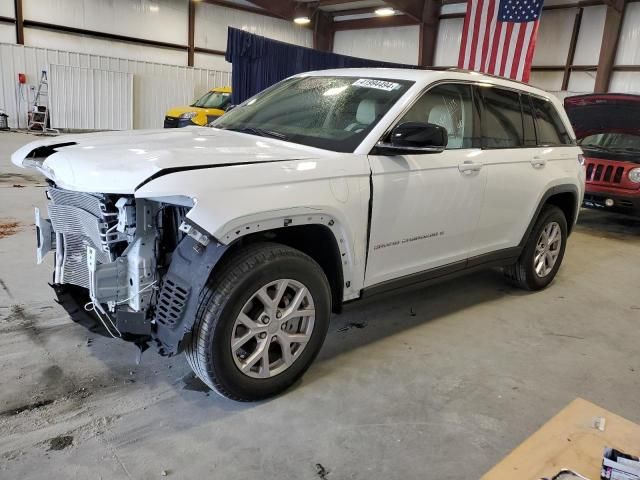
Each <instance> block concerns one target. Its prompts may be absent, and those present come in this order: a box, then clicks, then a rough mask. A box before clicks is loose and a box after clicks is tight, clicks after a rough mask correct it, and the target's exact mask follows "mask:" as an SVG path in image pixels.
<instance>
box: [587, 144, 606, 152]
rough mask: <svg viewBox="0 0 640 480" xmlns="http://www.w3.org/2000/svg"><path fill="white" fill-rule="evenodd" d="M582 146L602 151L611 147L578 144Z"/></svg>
mask: <svg viewBox="0 0 640 480" xmlns="http://www.w3.org/2000/svg"><path fill="white" fill-rule="evenodd" d="M580 147H582V148H586V149H588V150H600V151H602V152H610V151H611V149H610V148H607V147H599V146H598V145H580Z"/></svg>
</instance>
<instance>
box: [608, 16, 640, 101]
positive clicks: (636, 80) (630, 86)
mask: <svg viewBox="0 0 640 480" xmlns="http://www.w3.org/2000/svg"><path fill="white" fill-rule="evenodd" d="M627 7H628V6H627ZM609 91H610V92H616V93H637V94H640V72H613V75H611V83H610V85H609Z"/></svg>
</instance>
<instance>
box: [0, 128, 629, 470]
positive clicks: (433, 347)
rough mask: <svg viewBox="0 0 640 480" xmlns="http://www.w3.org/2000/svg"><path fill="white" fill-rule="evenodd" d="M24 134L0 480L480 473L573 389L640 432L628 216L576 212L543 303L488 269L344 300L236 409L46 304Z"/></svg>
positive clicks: (5, 290) (7, 314)
mask: <svg viewBox="0 0 640 480" xmlns="http://www.w3.org/2000/svg"><path fill="white" fill-rule="evenodd" d="M32 139H34V137H32V136H27V135H22V134H15V133H2V132H0V221H1V222H4V223H7V222H12V221H16V222H18V223H19V225H18V227H17V231H16V232H15V233H14V234H11V235H8V236H6V237H5V238H2V239H0V265H1V267H0V280H1V281H0V287H1V288H0V372H1V373H0V385H2V388H0V478H3V479H5V478H6V479H18V478H20V479H36V478H38V479H39V478H46V479H49V478H52V477H54V478H66V479H75V478H78V479H85V478H104V479H119V478H130V479H131V478H134V479H152V478H158V477H160V476H161V474H162V472H163V471H164V472H165V473H166V474H167V476H168V477H172V478H215V479H229V480H231V479H233V480H238V479H272V478H273V479H279V480H284V479H295V480H305V479H309V480H312V479H318V478H326V479H328V480H332V479H385V480H390V479H414V478H425V479H426V478H428V479H438V480H445V479H476V478H479V477H480V476H481V475H482V474H483V473H484V472H485V471H486V470H488V469H489V468H490V467H491V466H492V465H494V464H495V463H497V462H498V461H499V460H500V459H501V458H502V457H504V456H505V455H506V454H507V453H508V452H509V451H510V450H511V449H513V448H514V447H515V446H517V445H518V444H519V443H520V442H521V441H523V440H524V439H525V438H526V437H528V436H529V435H530V434H532V433H533V432H534V431H535V430H536V429H537V428H538V427H539V426H540V425H542V424H543V423H544V422H545V421H547V420H548V419H549V418H550V417H552V416H553V415H555V414H556V413H557V412H558V411H559V410H560V409H561V408H562V407H564V406H565V405H566V404H567V403H569V402H570V401H571V400H573V399H574V398H575V397H578V396H579V397H583V398H586V399H588V400H590V401H592V402H595V403H597V404H600V405H602V406H603V407H605V408H607V409H609V410H611V411H614V412H616V413H618V414H620V415H622V416H624V417H627V418H628V419H630V420H632V421H635V422H640V396H639V395H638V391H639V387H640V357H639V356H638V345H640V328H639V324H640V296H639V292H640V270H639V269H638V266H639V262H640V220H635V219H632V218H627V217H620V216H606V215H604V214H601V213H599V212H593V211H583V212H582V217H581V222H580V225H579V226H578V227H577V229H576V232H575V233H574V234H573V235H572V236H571V238H570V241H569V245H568V249H567V255H566V257H565V261H564V265H563V267H562V269H561V270H560V273H559V275H558V277H557V279H556V281H555V283H554V284H553V285H552V286H551V288H549V289H547V290H545V291H543V292H539V293H535V294H531V293H524V292H521V291H519V290H514V289H512V288H511V287H508V286H506V285H505V284H504V283H503V281H502V277H501V274H500V273H499V272H496V271H488V272H484V273H479V274H476V275H473V276H470V277H467V278H463V279H458V280H454V281H451V282H448V283H445V284H441V285H437V286H434V287H429V288H426V289H413V290H409V291H403V292H400V293H396V294H387V295H385V296H382V297H379V298H375V299H371V300H367V301H363V302H356V303H354V304H351V305H350V306H348V307H347V308H346V311H345V313H344V314H343V315H340V316H337V317H335V318H334V319H333V321H332V326H331V329H330V333H329V335H328V338H327V340H326V342H325V345H324V347H323V349H322V352H321V354H320V357H319V358H318V360H317V361H316V363H315V364H314V365H313V366H312V368H311V369H310V370H309V372H308V373H307V374H306V376H305V377H304V379H303V380H302V381H301V382H300V383H299V384H298V385H296V386H295V388H293V389H292V390H290V391H289V392H287V393H286V394H284V395H282V396H281V397H279V398H276V399H273V400H271V401H266V402H261V403H255V404H240V403H235V402H232V401H227V400H225V399H223V398H220V397H218V396H217V395H214V394H210V393H209V392H206V390H204V389H203V388H202V384H201V383H199V382H198V381H196V380H194V378H193V376H192V375H191V373H190V370H189V367H188V366H187V364H186V362H185V360H184V359H183V358H182V357H178V358H173V359H169V360H167V359H165V358H161V357H159V356H157V355H156V354H154V353H153V352H151V351H150V352H149V353H146V354H145V355H144V357H143V362H142V364H141V365H139V366H138V365H136V364H135V349H134V347H132V346H130V345H128V344H125V343H120V342H117V341H109V340H107V339H104V338H101V337H96V336H94V335H91V334H88V332H87V331H85V330H84V329H83V328H82V327H80V326H77V325H75V324H73V323H71V322H70V321H69V320H68V318H67V317H66V315H65V313H64V312H63V310H62V309H61V308H60V307H58V305H56V304H55V303H54V302H53V300H52V293H51V291H50V289H49V287H48V286H47V281H48V280H49V279H50V269H49V267H47V266H44V265H43V266H40V267H38V266H36V265H35V261H34V242H35V241H34V232H33V227H32V210H33V207H34V206H38V205H40V206H42V205H44V200H45V199H44V189H43V188H42V183H40V182H41V179H39V178H38V176H37V175H34V174H31V173H28V172H26V171H21V170H20V169H16V168H14V167H12V166H11V165H10V164H9V153H10V152H12V151H13V150H15V149H16V148H17V147H18V146H20V145H22V144H23V143H25V142H27V141H30V140H32ZM17 186H21V187H24V188H19V187H17ZM49 262H50V260H49ZM345 327H346V328H345ZM327 472H328V473H327ZM514 480H515V479H514Z"/></svg>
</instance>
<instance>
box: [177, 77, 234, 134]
mask: <svg viewBox="0 0 640 480" xmlns="http://www.w3.org/2000/svg"><path fill="white" fill-rule="evenodd" d="M230 104H231V87H218V88H212V89H211V90H209V91H208V92H207V93H205V94H204V95H203V96H202V97H200V98H199V99H198V100H196V101H195V102H194V103H193V105H189V106H185V107H175V108H171V109H169V110H168V111H167V113H166V116H165V117H164V128H179V127H187V126H189V125H200V126H203V125H206V124H208V123H210V122H213V121H214V120H215V119H216V118H218V117H219V116H220V115H222V114H224V112H225V110H226V108H227V107H228V106H229V105H230Z"/></svg>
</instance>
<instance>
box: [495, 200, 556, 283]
mask: <svg viewBox="0 0 640 480" xmlns="http://www.w3.org/2000/svg"><path fill="white" fill-rule="evenodd" d="M566 246H567V219H566V218H565V216H564V213H563V212H562V210H560V209H559V208H558V207H556V206H553V205H546V206H545V207H544V208H543V209H542V212H541V213H540V216H539V217H538V220H537V221H536V224H535V226H534V227H533V230H532V231H531V234H530V235H529V238H528V240H527V243H526V245H525V247H524V250H523V251H522V254H521V255H520V258H519V259H518V261H517V262H516V263H515V264H514V265H510V266H508V267H505V268H504V273H505V277H506V278H507V280H508V281H509V282H511V283H512V284H514V285H515V286H517V287H520V288H524V289H525V290H541V289H543V288H545V287H546V286H547V285H549V284H550V283H551V282H552V281H553V279H554V277H555V276H556V273H558V269H559V268H560V264H561V263H562V259H563V257H564V250H565V247H566Z"/></svg>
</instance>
